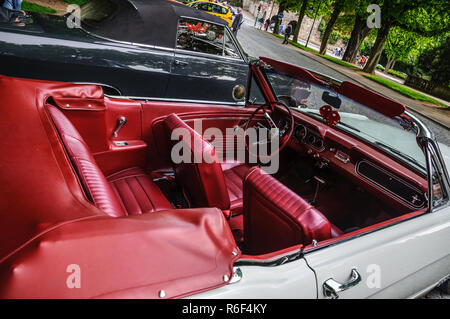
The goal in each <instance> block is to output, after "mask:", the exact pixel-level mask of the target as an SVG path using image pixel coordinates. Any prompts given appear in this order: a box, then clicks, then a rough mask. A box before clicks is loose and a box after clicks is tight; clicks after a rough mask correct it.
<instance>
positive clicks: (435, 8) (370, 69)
mask: <svg viewBox="0 0 450 319" xmlns="http://www.w3.org/2000/svg"><path fill="white" fill-rule="evenodd" d="M449 12H450V4H449V3H448V1H447V0H427V1H423V0H384V1H382V6H381V27H380V29H378V34H377V38H376V40H375V43H374V45H373V48H372V51H371V53H370V57H369V60H368V62H367V63H366V65H365V66H364V69H363V72H366V73H374V72H375V68H376V66H377V64H378V61H379V60H380V57H381V53H382V52H383V49H384V45H385V43H386V40H387V38H388V35H389V31H390V30H391V28H392V27H395V26H398V27H401V28H402V29H404V30H408V31H411V32H415V33H418V34H421V35H425V36H426V35H428V36H432V35H433V34H435V33H436V32H446V31H448V30H450V18H449Z"/></svg>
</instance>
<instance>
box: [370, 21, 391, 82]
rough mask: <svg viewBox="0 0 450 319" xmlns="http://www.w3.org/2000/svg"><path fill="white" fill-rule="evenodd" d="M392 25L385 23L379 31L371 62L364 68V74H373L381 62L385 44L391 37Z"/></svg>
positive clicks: (371, 54) (371, 53)
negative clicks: (389, 36)
mask: <svg viewBox="0 0 450 319" xmlns="http://www.w3.org/2000/svg"><path fill="white" fill-rule="evenodd" d="M391 26H392V23H385V24H384V25H382V27H381V28H380V29H379V30H378V35H377V39H376V40H375V44H374V45H373V48H372V51H371V52H370V57H369V61H367V63H366V65H365V66H364V69H363V72H366V73H370V74H373V73H374V72H375V68H376V66H377V64H378V61H379V60H380V57H381V53H382V52H383V48H384V44H385V43H386V40H387V37H388V35H389V30H390V29H391Z"/></svg>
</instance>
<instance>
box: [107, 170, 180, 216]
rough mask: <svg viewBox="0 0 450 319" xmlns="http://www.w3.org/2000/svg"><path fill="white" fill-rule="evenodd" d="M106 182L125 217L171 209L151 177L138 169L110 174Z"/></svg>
mask: <svg viewBox="0 0 450 319" xmlns="http://www.w3.org/2000/svg"><path fill="white" fill-rule="evenodd" d="M107 180H108V182H109V183H110V185H111V186H112V188H113V190H114V192H115V193H116V195H117V198H119V200H120V202H121V204H122V207H123V208H124V210H125V211H126V214H127V215H139V214H144V213H151V212H156V211H161V210H166V209H173V207H172V205H171V204H170V203H169V201H168V200H167V199H166V197H164V195H163V193H162V192H161V190H160V189H159V187H158V186H157V185H156V184H155V183H154V182H153V181H152V179H151V177H150V176H149V175H147V174H146V173H145V172H144V171H143V170H142V169H141V168H139V167H133V168H128V169H125V170H122V171H120V172H117V173H115V174H112V175H110V176H108V177H107Z"/></svg>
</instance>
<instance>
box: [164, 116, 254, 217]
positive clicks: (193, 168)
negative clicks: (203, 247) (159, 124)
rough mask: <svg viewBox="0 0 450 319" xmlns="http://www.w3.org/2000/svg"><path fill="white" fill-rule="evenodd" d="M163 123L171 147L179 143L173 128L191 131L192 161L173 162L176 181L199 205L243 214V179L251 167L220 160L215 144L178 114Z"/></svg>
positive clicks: (229, 213)
mask: <svg viewBox="0 0 450 319" xmlns="http://www.w3.org/2000/svg"><path fill="white" fill-rule="evenodd" d="M164 126H165V129H166V133H167V138H168V140H169V141H170V144H171V147H173V146H174V145H175V144H177V143H178V142H179V141H178V140H172V138H171V136H172V132H173V131H174V130H176V129H178V128H183V129H185V131H184V132H187V133H188V134H189V138H190V141H189V143H187V141H184V142H186V143H187V144H186V145H188V146H189V149H190V152H191V154H190V157H191V160H190V163H185V162H182V163H173V165H174V168H175V174H176V178H177V182H178V183H180V184H181V185H182V186H184V187H185V188H186V189H187V190H188V191H189V193H190V194H191V196H192V197H193V199H194V201H195V203H196V204H197V205H198V206H200V207H217V208H220V209H221V210H222V211H224V214H225V215H226V216H227V217H229V216H230V215H231V214H233V215H236V214H239V213H241V212H242V206H243V204H242V197H243V192H242V180H243V179H244V177H245V175H246V174H247V172H248V170H249V169H250V167H248V166H247V165H246V164H242V163H240V162H225V163H219V160H218V158H217V156H216V151H215V149H214V147H213V146H212V145H211V144H210V143H209V142H207V141H205V140H203V138H202V136H201V135H200V134H199V133H197V132H196V131H195V130H193V129H192V128H191V127H190V126H189V125H187V124H186V123H184V122H183V120H181V119H180V118H179V117H178V115H176V114H171V115H169V116H168V117H167V118H166V119H165V120H164ZM177 138H178V136H177ZM195 145H198V146H199V147H195ZM195 159H199V160H197V161H195Z"/></svg>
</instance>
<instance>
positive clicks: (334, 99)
mask: <svg viewBox="0 0 450 319" xmlns="http://www.w3.org/2000/svg"><path fill="white" fill-rule="evenodd" d="M322 101H324V102H325V103H326V104H328V105H331V106H332V107H334V108H335V109H338V108H340V107H341V103H342V100H341V99H340V98H339V95H337V94H336V95H332V94H331V93H330V92H328V91H325V92H323V94H322Z"/></svg>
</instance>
